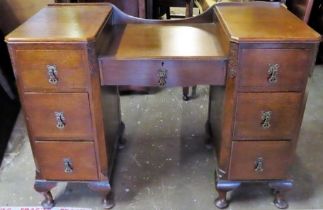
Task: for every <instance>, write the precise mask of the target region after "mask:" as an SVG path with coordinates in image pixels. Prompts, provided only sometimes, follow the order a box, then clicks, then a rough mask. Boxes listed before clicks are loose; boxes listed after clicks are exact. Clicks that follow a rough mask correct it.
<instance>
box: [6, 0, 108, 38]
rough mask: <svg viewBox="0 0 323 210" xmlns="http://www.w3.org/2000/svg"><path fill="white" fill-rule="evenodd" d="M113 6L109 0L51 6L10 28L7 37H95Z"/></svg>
mask: <svg viewBox="0 0 323 210" xmlns="http://www.w3.org/2000/svg"><path fill="white" fill-rule="evenodd" d="M111 10H112V8H111V6H109V5H107V4H92V5H89V4H87V5H80V6H77V5H73V6H63V5H62V6H60V5H53V6H48V7H45V8H43V9H41V10H40V11H39V12H38V13H37V14H35V15H34V16H33V17H31V18H30V19H28V20H27V21H26V22H25V23H23V24H22V25H20V26H19V27H18V28H17V29H15V30H14V31H13V32H11V33H10V34H9V35H8V36H7V37H6V41H9V42H10V41H14V42H32V41H37V42H41V41H44V42H46V41H50V42H60V41H63V42H64V41H80V42H84V41H90V40H94V39H95V37H96V36H97V34H98V32H99V31H100V30H101V27H102V26H103V25H104V23H105V21H106V19H107V18H108V15H109V14H110V12H111Z"/></svg>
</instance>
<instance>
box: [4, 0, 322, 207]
mask: <svg viewBox="0 0 323 210" xmlns="http://www.w3.org/2000/svg"><path fill="white" fill-rule="evenodd" d="M276 20H277V21H276ZM6 41H7V43H8V47H9V51H10V54H11V59H12V64H13V66H14V71H15V76H16V79H17V85H18V89H19V93H20V99H21V102H22V105H23V111H24V114H25V119H26V121H27V128H28V133H29V138H30V143H31V146H32V151H33V155H34V160H35V164H36V181H35V185H34V188H35V190H36V191H38V192H41V193H43V195H44V196H45V200H44V201H43V202H42V205H43V206H44V207H46V208H50V207H52V206H53V205H54V200H53V197H52V194H51V193H50V190H51V188H53V187H55V185H56V183H57V182H59V181H67V182H84V183H87V184H88V186H89V187H90V188H91V189H93V190H97V191H100V192H102V194H103V195H104V207H105V208H111V207H112V206H113V200H112V196H111V193H110V192H111V186H110V182H109V178H110V175H111V169H112V166H113V157H114V156H115V153H116V152H115V151H116V148H117V146H118V144H122V143H123V142H122V131H123V129H124V124H123V123H122V121H121V117H120V106H119V94H118V88H117V86H119V85H140V86H160V87H172V86H191V85H195V84H208V85H210V100H209V115H208V119H207V123H206V128H207V129H206V130H207V132H208V133H209V134H210V136H211V137H210V140H211V141H212V142H213V143H214V145H215V150H216V154H217V161H218V168H217V170H216V180H215V181H216V184H215V187H216V189H217V191H218V193H219V197H218V198H217V199H216V202H215V204H216V206H217V207H219V208H225V207H227V206H228V202H227V199H226V193H227V192H228V191H229V190H233V189H234V188H236V187H238V186H239V185H240V183H241V182H252V181H265V182H268V184H269V187H270V188H272V189H274V192H275V200H274V203H275V205H276V206H277V207H278V208H287V206H288V204H287V202H286V200H285V198H284V192H285V191H286V190H289V189H290V188H291V187H292V179H291V178H290V176H289V175H288V166H289V165H290V163H291V161H292V159H293V156H294V154H295V148H296V144H297V138H298V133H299V130H300V126H301V122H302V116H303V112H304V107H305V103H306V83H307V78H308V76H309V74H310V72H311V69H313V66H314V61H315V55H316V53H317V46H318V43H319V41H320V36H319V34H317V33H316V32H314V31H313V30H312V29H310V28H309V27H308V26H306V25H305V24H304V23H303V22H301V21H300V20H298V19H297V18H296V17H295V16H294V15H292V14H291V13H290V12H288V11H287V10H286V9H285V8H284V7H283V6H281V5H280V4H278V3H265V2H253V3H246V4H241V3H227V4H219V5H216V6H214V7H212V8H210V9H209V10H207V11H206V12H205V13H203V14H202V15H200V16H197V17H194V18H188V19H183V20H174V21H158V20H144V19H140V18H135V17H130V16H128V15H126V14H124V13H122V12H121V11H120V10H118V9H117V8H116V7H114V6H113V5H110V4H77V5H75V4H57V5H55V4H54V5H49V6H48V7H46V8H44V9H42V10H41V11H40V12H38V13H37V14H36V15H35V16H33V17H32V18H31V19H29V20H28V21H27V22H25V23H24V24H22V25H21V26H20V27H18V28H17V29H16V30H14V31H13V32H12V33H10V34H9V35H8V36H7V37H6Z"/></svg>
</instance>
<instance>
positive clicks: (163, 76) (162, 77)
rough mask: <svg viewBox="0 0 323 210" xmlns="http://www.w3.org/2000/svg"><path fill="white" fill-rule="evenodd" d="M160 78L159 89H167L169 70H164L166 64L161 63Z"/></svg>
mask: <svg viewBox="0 0 323 210" xmlns="http://www.w3.org/2000/svg"><path fill="white" fill-rule="evenodd" d="M158 77H159V79H158V84H159V87H165V85H166V79H167V69H166V68H164V62H162V63H161V68H160V69H159V70H158Z"/></svg>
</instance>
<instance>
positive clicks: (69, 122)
mask: <svg viewBox="0 0 323 210" xmlns="http://www.w3.org/2000/svg"><path fill="white" fill-rule="evenodd" d="M23 100H24V105H25V112H26V113H25V114H26V120H27V122H28V124H29V128H30V131H31V134H32V136H33V138H35V139H36V140H48V139H50V140H72V139H75V140H79V139H85V140H91V139H92V138H93V137H92V125H91V122H92V120H91V112H90V105H89V99H88V94H87V93H65V94H63V93H44V94H43V93H25V94H24V95H23Z"/></svg>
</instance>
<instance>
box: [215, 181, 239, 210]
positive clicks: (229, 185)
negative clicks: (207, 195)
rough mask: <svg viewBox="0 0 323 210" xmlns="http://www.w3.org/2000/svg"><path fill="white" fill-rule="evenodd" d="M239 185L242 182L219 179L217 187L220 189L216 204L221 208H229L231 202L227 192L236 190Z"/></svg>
mask: <svg viewBox="0 0 323 210" xmlns="http://www.w3.org/2000/svg"><path fill="white" fill-rule="evenodd" d="M239 186H240V182H236V181H224V180H217V181H216V184H215V188H216V190H217V191H218V194H219V196H218V197H217V198H216V199H215V201H214V204H215V206H216V207H218V208H219V209H224V208H227V207H228V206H229V202H228V200H227V192H229V191H231V190H234V189H235V188H237V187H239Z"/></svg>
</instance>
